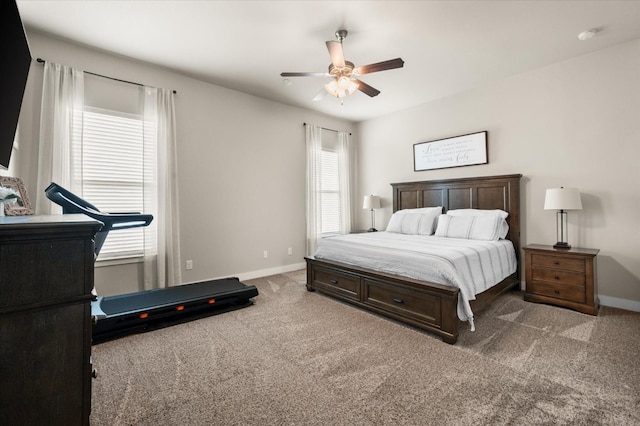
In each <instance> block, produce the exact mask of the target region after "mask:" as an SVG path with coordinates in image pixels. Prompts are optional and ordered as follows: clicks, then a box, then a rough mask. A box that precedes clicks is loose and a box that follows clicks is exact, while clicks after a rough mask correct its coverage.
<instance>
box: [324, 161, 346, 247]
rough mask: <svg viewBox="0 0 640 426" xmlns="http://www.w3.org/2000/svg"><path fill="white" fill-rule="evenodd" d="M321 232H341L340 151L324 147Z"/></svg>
mask: <svg viewBox="0 0 640 426" xmlns="http://www.w3.org/2000/svg"><path fill="white" fill-rule="evenodd" d="M320 168H321V173H320V176H321V181H320V193H321V195H320V198H321V207H320V208H321V212H322V224H321V233H322V234H323V235H325V234H331V233H339V232H340V228H341V226H340V225H341V223H340V221H341V217H342V214H341V211H340V175H339V172H338V170H339V168H338V153H337V152H335V151H328V150H325V149H323V150H322V153H321V155H320Z"/></svg>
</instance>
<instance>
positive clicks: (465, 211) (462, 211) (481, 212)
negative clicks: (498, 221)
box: [447, 209, 509, 219]
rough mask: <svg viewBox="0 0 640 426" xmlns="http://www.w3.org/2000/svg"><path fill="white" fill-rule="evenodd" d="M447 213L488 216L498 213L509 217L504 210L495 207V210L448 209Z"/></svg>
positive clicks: (504, 217) (502, 216) (450, 214)
mask: <svg viewBox="0 0 640 426" xmlns="http://www.w3.org/2000/svg"><path fill="white" fill-rule="evenodd" d="M447 214H448V215H449V216H490V215H498V216H500V217H501V218H503V219H506V218H507V217H509V213H507V212H505V211H504V210H500V209H495V210H480V209H457V210H448V211H447Z"/></svg>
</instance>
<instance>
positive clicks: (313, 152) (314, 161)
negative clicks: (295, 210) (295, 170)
mask: <svg viewBox="0 0 640 426" xmlns="http://www.w3.org/2000/svg"><path fill="white" fill-rule="evenodd" d="M305 137H306V147H307V200H306V207H307V208H306V211H307V256H311V255H313V253H315V251H316V244H317V242H318V238H320V236H321V234H322V229H321V227H322V211H321V205H322V203H321V197H322V193H321V188H320V183H321V181H320V176H319V175H320V160H321V159H320V156H321V154H322V128H321V127H318V126H313V125H311V124H307V125H306V126H305Z"/></svg>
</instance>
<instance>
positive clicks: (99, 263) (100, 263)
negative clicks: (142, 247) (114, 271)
mask: <svg viewBox="0 0 640 426" xmlns="http://www.w3.org/2000/svg"><path fill="white" fill-rule="evenodd" d="M143 261H144V258H143V257H142V256H136V257H122V258H120V259H105V260H96V262H95V265H94V266H95V267H96V268H103V267H106V266H118V265H128V264H131V263H142V262H143Z"/></svg>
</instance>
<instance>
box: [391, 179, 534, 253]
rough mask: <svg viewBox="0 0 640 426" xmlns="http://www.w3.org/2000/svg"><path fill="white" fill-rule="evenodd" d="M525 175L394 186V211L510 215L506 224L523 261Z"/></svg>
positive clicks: (432, 181) (508, 236)
mask: <svg viewBox="0 0 640 426" xmlns="http://www.w3.org/2000/svg"><path fill="white" fill-rule="evenodd" d="M521 177H522V175H520V174H516V175H504V176H485V177H473V178H458V179H442V180H429V181H423V182H402V183H392V184H391V186H392V187H393V211H394V212H395V211H397V210H401V209H415V208H418V207H434V206H442V207H443V212H445V213H446V212H447V210H454V209H483V210H492V209H500V210H504V211H506V212H508V213H509V217H508V218H507V223H508V224H509V234H508V235H507V239H509V240H511V242H512V243H513V245H514V247H515V249H516V256H517V257H518V259H520V178H521Z"/></svg>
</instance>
